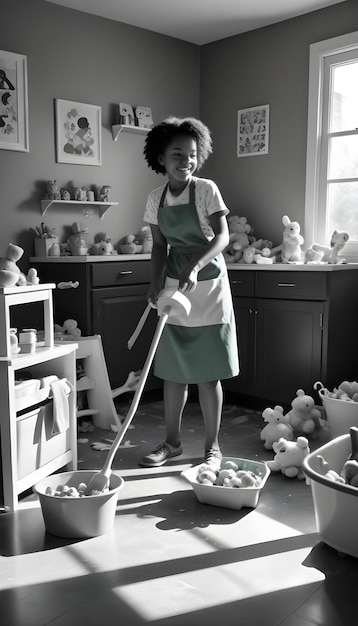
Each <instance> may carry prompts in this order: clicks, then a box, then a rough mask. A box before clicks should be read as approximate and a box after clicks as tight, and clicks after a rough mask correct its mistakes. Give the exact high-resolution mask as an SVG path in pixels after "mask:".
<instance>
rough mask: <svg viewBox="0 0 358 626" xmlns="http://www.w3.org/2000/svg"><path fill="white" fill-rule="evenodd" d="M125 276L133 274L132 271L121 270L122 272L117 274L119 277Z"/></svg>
mask: <svg viewBox="0 0 358 626" xmlns="http://www.w3.org/2000/svg"><path fill="white" fill-rule="evenodd" d="M125 274H133V272H132V270H123V272H119V275H120V276H124V275H125Z"/></svg>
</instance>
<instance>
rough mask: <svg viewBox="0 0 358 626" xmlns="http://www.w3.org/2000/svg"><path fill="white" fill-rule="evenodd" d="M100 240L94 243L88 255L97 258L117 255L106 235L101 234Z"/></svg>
mask: <svg viewBox="0 0 358 626" xmlns="http://www.w3.org/2000/svg"><path fill="white" fill-rule="evenodd" d="M101 235H102V238H101V239H99V241H96V242H95V243H94V244H93V246H92V247H91V249H90V254H92V255H93V254H94V255H99V256H111V255H112V254H117V252H116V251H115V249H114V247H113V244H112V240H111V238H110V237H108V235H107V234H106V233H102V234H101Z"/></svg>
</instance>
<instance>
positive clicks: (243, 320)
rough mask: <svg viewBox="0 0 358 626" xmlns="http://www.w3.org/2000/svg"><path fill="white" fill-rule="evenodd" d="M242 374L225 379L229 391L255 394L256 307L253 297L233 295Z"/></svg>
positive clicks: (225, 385) (225, 386)
mask: <svg viewBox="0 0 358 626" xmlns="http://www.w3.org/2000/svg"><path fill="white" fill-rule="evenodd" d="M233 304H234V311H235V319H236V333H237V343H238V349H239V359H240V374H239V375H238V376H235V378H228V379H227V380H225V381H224V388H225V389H227V390H228V391H234V392H236V393H242V394H247V395H253V393H254V389H255V373H254V372H255V370H254V368H255V309H254V299H253V298H240V297H237V296H233Z"/></svg>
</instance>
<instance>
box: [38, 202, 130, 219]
mask: <svg viewBox="0 0 358 626" xmlns="http://www.w3.org/2000/svg"><path fill="white" fill-rule="evenodd" d="M118 204H119V202H100V201H97V202H90V201H87V200H41V214H42V215H45V213H46V211H47V210H48V209H49V208H51V207H52V206H53V207H54V208H55V207H56V208H59V207H60V206H61V207H63V206H67V207H72V206H73V207H75V208H76V207H78V208H80V207H83V210H84V211H85V209H86V208H94V209H96V210H98V213H99V217H100V219H102V218H103V216H104V214H105V213H106V211H108V209H110V208H111V206H118Z"/></svg>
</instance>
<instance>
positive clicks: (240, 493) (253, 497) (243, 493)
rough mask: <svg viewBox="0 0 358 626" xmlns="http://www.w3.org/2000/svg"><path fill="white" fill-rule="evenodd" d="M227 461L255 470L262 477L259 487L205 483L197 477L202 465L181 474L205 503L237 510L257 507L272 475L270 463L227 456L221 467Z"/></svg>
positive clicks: (241, 467) (200, 500)
mask: <svg viewBox="0 0 358 626" xmlns="http://www.w3.org/2000/svg"><path fill="white" fill-rule="evenodd" d="M226 461H234V463H236V465H237V466H238V468H239V469H243V470H247V471H250V472H253V473H254V474H256V476H259V477H260V479H261V481H260V485H259V486H258V487H243V488H240V487H239V488H238V489H235V488H232V487H222V486H221V485H220V486H219V485H204V484H202V483H199V482H198V481H197V479H196V477H197V475H198V468H199V467H200V465H195V466H194V467H190V468H189V469H187V470H184V471H183V472H182V473H181V476H182V477H183V478H185V480H187V481H188V482H189V483H190V484H191V486H192V487H193V490H194V493H195V495H196V497H197V499H198V500H199V502H201V503H203V504H212V505H214V506H222V507H224V508H227V509H236V510H240V509H241V508H242V507H251V508H255V507H256V506H257V503H258V501H259V497H260V493H261V491H262V489H263V487H264V485H265V483H266V481H267V479H268V477H269V475H270V469H269V467H268V465H266V463H264V462H259V461H251V460H249V459H238V458H236V457H231V456H230V457H228V456H226V457H223V459H222V461H221V467H223V466H224V464H225V463H226Z"/></svg>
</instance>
